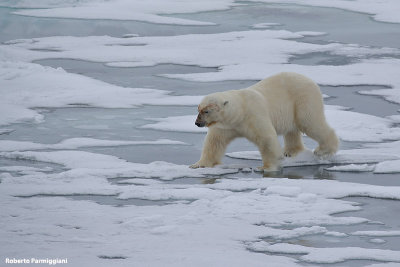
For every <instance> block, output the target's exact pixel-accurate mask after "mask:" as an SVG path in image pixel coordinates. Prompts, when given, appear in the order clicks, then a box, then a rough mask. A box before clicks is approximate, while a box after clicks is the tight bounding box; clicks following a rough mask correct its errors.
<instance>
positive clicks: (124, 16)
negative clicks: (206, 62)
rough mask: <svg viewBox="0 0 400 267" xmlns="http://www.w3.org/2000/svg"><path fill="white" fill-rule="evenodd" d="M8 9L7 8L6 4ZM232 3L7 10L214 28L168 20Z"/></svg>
mask: <svg viewBox="0 0 400 267" xmlns="http://www.w3.org/2000/svg"><path fill="white" fill-rule="evenodd" d="M3 5H5V4H3ZM233 5H234V3H233V1H232V0H218V1H210V0H207V1H201V2H198V1H193V0H186V1H180V0H172V1H171V0H170V1H168V2H165V1H162V0H152V1H151V4H149V3H148V2H143V1H140V0H114V1H102V0H86V1H82V2H76V1H38V3H36V1H35V2H34V3H32V2H31V1H15V2H13V3H9V4H8V5H7V6H11V7H18V8H29V9H24V10H18V11H15V12H14V13H15V14H19V15H26V16H36V17H52V18H75V19H112V20H137V21H144V22H151V23H161V24H178V25H199V26H201V25H214V24H213V23H210V22H201V21H194V20H188V19H180V18H174V17H172V16H165V15H168V14H173V13H195V12H201V11H214V10H224V9H228V8H229V7H231V6H233ZM32 8H43V9H32Z"/></svg>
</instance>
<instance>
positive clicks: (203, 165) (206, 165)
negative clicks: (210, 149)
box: [189, 160, 218, 169]
mask: <svg viewBox="0 0 400 267" xmlns="http://www.w3.org/2000/svg"><path fill="white" fill-rule="evenodd" d="M217 164H218V163H215V164H213V163H210V162H203V161H201V160H199V161H198V162H196V163H194V164H192V165H190V166H189V168H191V169H198V168H212V167H214V166H215V165H217Z"/></svg>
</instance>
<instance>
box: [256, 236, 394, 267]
mask: <svg viewBox="0 0 400 267" xmlns="http://www.w3.org/2000/svg"><path fill="white" fill-rule="evenodd" d="M249 249H251V250H254V251H257V252H273V253H285V254H306V255H304V256H301V257H300V259H301V260H302V261H305V262H310V263H337V262H344V261H347V260H375V261H383V262H387V261H395V262H400V254H399V252H398V251H392V250H382V249H367V248H358V247H342V248H313V247H306V246H301V245H294V244H288V243H276V244H272V245H271V244H269V243H267V242H265V241H260V242H257V243H254V244H251V245H249Z"/></svg>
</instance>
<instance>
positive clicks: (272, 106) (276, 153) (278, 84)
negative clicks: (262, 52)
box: [190, 72, 339, 171]
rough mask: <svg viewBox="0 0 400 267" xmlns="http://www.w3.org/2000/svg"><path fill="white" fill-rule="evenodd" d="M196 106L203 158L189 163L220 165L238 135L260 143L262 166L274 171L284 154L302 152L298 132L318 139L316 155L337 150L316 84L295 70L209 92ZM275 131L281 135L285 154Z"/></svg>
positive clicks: (194, 166)
mask: <svg viewBox="0 0 400 267" xmlns="http://www.w3.org/2000/svg"><path fill="white" fill-rule="evenodd" d="M198 111H199V114H198V116H197V119H196V123H195V124H196V125H197V126H198V127H204V126H206V127H209V130H208V133H207V136H206V139H205V143H204V147H203V151H202V154H201V158H200V160H199V161H198V162H196V163H195V164H193V165H191V166H190V167H191V168H199V167H213V166H215V165H217V164H220V163H221V158H222V157H223V155H224V153H225V149H226V147H227V145H228V144H229V143H230V142H231V141H232V140H233V139H235V138H237V137H245V138H247V139H248V140H250V141H251V142H253V143H254V144H256V145H257V146H258V149H259V150H260V153H261V156H262V160H263V166H262V167H261V168H262V169H263V170H264V171H276V170H278V169H279V162H280V160H281V159H282V158H283V154H284V155H285V156H287V157H291V156H295V155H296V154H297V153H299V152H300V151H302V150H303V149H304V146H303V141H302V138H301V135H302V133H305V134H306V135H308V136H309V137H310V138H312V139H314V140H315V141H317V142H318V144H319V146H318V147H317V148H316V149H315V150H314V154H315V155H317V156H327V155H332V154H334V153H336V151H337V149H338V145H339V140H338V138H337V136H336V134H335V131H334V130H333V129H332V128H331V127H329V125H328V124H327V122H326V119H325V115H324V104H323V99H322V95H321V91H320V89H319V87H318V85H317V84H316V83H314V82H313V81H312V80H310V79H309V78H307V77H305V76H303V75H300V74H297V73H287V72H284V73H279V74H277V75H274V76H272V77H269V78H267V79H264V80H262V81H260V82H258V83H257V84H255V85H253V86H250V87H249V88H246V89H241V90H231V91H226V92H218V93H213V94H210V95H207V96H206V97H204V99H203V100H202V101H201V103H200V105H199V107H198ZM277 135H283V136H284V140H285V148H284V152H283V153H282V149H281V147H280V144H279V140H278V138H277Z"/></svg>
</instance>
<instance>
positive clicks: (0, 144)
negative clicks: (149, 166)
mask: <svg viewBox="0 0 400 267" xmlns="http://www.w3.org/2000/svg"><path fill="white" fill-rule="evenodd" d="M129 145H185V143H183V142H180V141H173V140H168V139H160V140H155V141H117V140H99V139H93V138H70V139H65V140H63V141H61V142H60V143H58V144H39V143H33V142H27V141H25V142H24V141H11V140H0V151H24V150H43V149H77V148H81V147H102V146H129Z"/></svg>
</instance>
